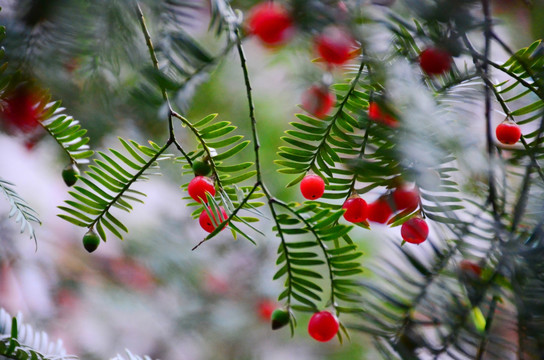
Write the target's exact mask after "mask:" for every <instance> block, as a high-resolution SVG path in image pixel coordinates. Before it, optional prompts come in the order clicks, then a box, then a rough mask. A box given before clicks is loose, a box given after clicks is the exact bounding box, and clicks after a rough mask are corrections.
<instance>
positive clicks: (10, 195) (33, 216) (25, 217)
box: [0, 178, 41, 244]
mask: <svg viewBox="0 0 544 360" xmlns="http://www.w3.org/2000/svg"><path fill="white" fill-rule="evenodd" d="M14 186H15V184H12V183H10V182H8V181H6V180H4V179H2V178H0V189H1V190H2V192H3V193H4V195H5V196H6V199H7V200H8V202H9V203H10V205H11V209H10V211H9V217H10V218H11V217H15V221H16V222H17V223H20V224H21V234H22V233H23V232H25V230H28V232H29V234H30V238H31V239H34V241H36V233H35V232H34V228H33V227H32V222H34V223H38V224H41V222H40V219H38V214H37V213H36V211H35V210H34V209H33V208H31V207H30V206H29V205H28V203H27V202H26V201H25V200H24V199H23V198H22V197H21V196H20V195H19V194H17V192H16V191H15V189H14V188H13V187H14ZM36 244H37V243H36Z"/></svg>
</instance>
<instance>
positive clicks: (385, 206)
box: [300, 174, 429, 244]
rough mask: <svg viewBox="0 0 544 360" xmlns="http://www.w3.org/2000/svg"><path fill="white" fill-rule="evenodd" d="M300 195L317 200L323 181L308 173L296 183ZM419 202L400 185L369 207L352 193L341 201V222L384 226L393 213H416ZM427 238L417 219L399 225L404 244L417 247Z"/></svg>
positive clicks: (414, 193)
mask: <svg viewBox="0 0 544 360" xmlns="http://www.w3.org/2000/svg"><path fill="white" fill-rule="evenodd" d="M300 192H301V193H302V196H304V198H306V199H308V200H317V199H319V198H320V197H321V196H323V194H324V192H325V181H324V180H323V179H322V178H321V177H320V176H318V175H315V174H308V175H306V176H305V177H304V178H303V179H302V181H301V182H300ZM419 201H420V199H419V191H418V190H417V188H415V187H414V188H407V187H405V186H400V187H398V188H396V189H395V190H394V191H392V192H391V193H390V194H388V195H384V196H380V197H379V198H378V199H377V200H376V201H374V202H372V203H370V204H367V202H366V201H365V200H364V199H362V198H361V197H359V195H356V194H355V195H353V196H350V197H349V198H348V199H347V200H346V201H345V202H344V204H343V205H342V209H344V219H346V220H347V221H349V222H352V223H362V222H365V221H367V220H368V221H372V222H376V223H380V224H385V223H386V222H387V221H388V220H389V219H390V218H391V216H392V215H393V214H394V213H396V212H400V211H404V212H407V213H410V212H412V211H414V210H416V209H417V208H418V206H419ZM428 235H429V228H428V226H427V223H426V222H425V220H423V219H421V218H419V217H413V218H410V219H408V220H407V221H406V222H404V223H403V224H402V227H401V236H402V238H403V240H404V241H406V242H409V243H412V244H420V243H422V242H423V241H425V240H426V239H427V236H428Z"/></svg>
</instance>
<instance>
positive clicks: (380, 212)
mask: <svg viewBox="0 0 544 360" xmlns="http://www.w3.org/2000/svg"><path fill="white" fill-rule="evenodd" d="M392 214H393V210H391V206H389V203H388V202H387V200H386V199H385V198H380V199H378V200H376V201H374V202H373V203H370V204H368V220H370V221H373V222H377V223H380V224H385V223H386V222H387V220H389V218H390V217H391V215H392Z"/></svg>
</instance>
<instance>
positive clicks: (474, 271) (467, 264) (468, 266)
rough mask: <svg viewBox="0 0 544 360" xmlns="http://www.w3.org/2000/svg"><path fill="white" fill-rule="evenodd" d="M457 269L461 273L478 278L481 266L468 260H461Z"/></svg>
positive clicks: (480, 273)
mask: <svg viewBox="0 0 544 360" xmlns="http://www.w3.org/2000/svg"><path fill="white" fill-rule="evenodd" d="M459 270H460V271H461V272H462V274H463V275H468V276H469V277H471V278H479V277H480V276H482V268H481V267H480V265H478V264H476V263H475V262H473V261H470V260H466V259H464V260H461V262H459Z"/></svg>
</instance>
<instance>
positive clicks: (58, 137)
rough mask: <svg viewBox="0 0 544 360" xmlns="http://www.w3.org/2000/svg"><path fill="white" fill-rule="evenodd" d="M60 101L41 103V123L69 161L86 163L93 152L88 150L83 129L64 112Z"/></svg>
mask: <svg viewBox="0 0 544 360" xmlns="http://www.w3.org/2000/svg"><path fill="white" fill-rule="evenodd" d="M60 103H61V102H60V101H55V102H50V103H47V104H44V105H43V112H42V113H41V114H40V118H41V119H42V120H41V124H42V126H43V127H44V129H45V130H46V131H47V132H48V133H49V135H51V137H52V138H53V139H55V141H56V142H57V143H58V144H59V145H60V146H61V147H62V149H63V150H64V152H65V153H66V155H68V157H69V158H70V161H71V162H72V163H74V164H86V163H88V162H89V160H88V158H89V157H91V156H92V155H93V154H94V152H93V151H92V150H89V145H87V144H88V143H89V138H88V137H84V135H85V134H86V133H87V130H85V129H83V128H82V127H81V125H79V122H78V121H76V120H74V118H73V117H71V116H69V115H66V114H64V113H63V112H64V110H65V109H64V108H62V107H60Z"/></svg>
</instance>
